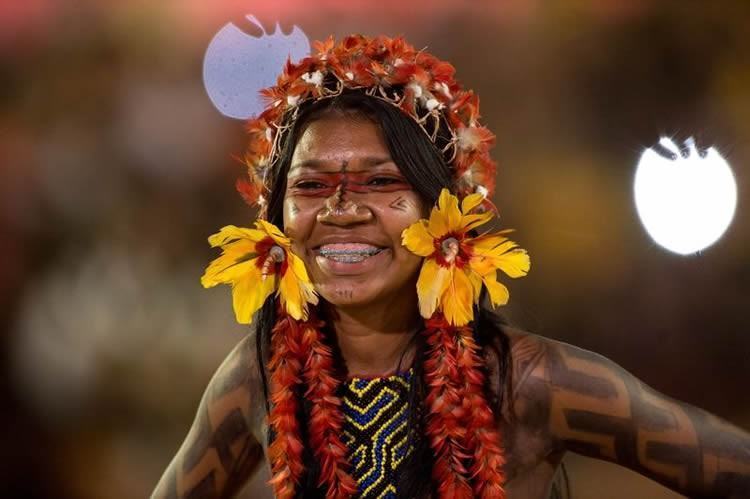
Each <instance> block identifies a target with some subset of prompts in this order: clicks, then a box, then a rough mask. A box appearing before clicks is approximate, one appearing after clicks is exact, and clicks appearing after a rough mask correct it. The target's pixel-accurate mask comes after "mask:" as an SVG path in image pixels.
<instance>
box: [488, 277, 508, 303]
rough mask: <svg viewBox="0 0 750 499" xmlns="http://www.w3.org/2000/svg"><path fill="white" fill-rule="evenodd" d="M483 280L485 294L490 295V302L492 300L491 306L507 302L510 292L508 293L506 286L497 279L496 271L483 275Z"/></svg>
mask: <svg viewBox="0 0 750 499" xmlns="http://www.w3.org/2000/svg"><path fill="white" fill-rule="evenodd" d="M483 280H484V285H485V286H486V287H487V294H489V295H490V302H492V306H493V307H497V306H499V305H505V304H506V303H508V298H509V297H510V293H508V288H506V287H505V286H504V285H503V284H501V283H500V282H498V281H497V272H493V273H490V274H487V275H485V276H484V279H483Z"/></svg>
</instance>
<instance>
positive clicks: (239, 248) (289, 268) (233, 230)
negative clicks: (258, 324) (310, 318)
mask: <svg viewBox="0 0 750 499" xmlns="http://www.w3.org/2000/svg"><path fill="white" fill-rule="evenodd" d="M208 242H209V244H210V245H211V246H212V247H214V248H215V247H221V249H222V254H221V256H220V257H218V258H217V259H215V260H214V261H213V262H211V264H210V265H209V266H208V268H207V269H206V272H205V273H204V274H203V277H201V284H203V286H204V287H206V288H210V287H213V286H216V285H217V284H231V285H232V302H233V305H234V313H235V316H236V317H237V322H239V323H240V324H250V323H251V322H252V319H253V314H254V313H255V312H257V311H258V309H260V307H262V306H263V303H264V302H265V301H266V299H267V298H268V297H269V296H270V295H271V293H273V292H274V291H276V294H277V295H278V296H279V298H280V301H281V305H282V307H283V308H284V310H285V311H286V313H288V314H289V315H290V316H292V317H293V318H294V319H297V320H300V319H302V320H306V319H307V306H308V304H313V305H314V304H316V303H318V297H317V296H316V294H315V290H314V288H313V284H312V282H310V278H309V277H308V275H307V270H306V269H305V264H304V263H303V262H302V260H301V259H300V258H299V257H298V256H297V255H295V254H294V253H292V250H291V247H292V243H291V241H290V240H289V238H288V237H286V236H285V235H284V234H283V233H282V232H281V231H280V230H279V229H278V228H277V227H276V226H275V225H273V224H271V223H268V222H266V221H265V220H258V221H256V222H255V228H254V229H246V228H242V227H235V226H234V225H228V226H226V227H224V228H222V229H221V230H220V231H219V232H218V233H216V234H214V235H212V236H211V237H209V238H208Z"/></svg>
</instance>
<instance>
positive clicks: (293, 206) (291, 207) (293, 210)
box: [289, 201, 299, 215]
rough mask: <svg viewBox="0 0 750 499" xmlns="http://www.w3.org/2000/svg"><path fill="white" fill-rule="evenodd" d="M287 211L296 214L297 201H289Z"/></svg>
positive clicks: (297, 211) (297, 208)
mask: <svg viewBox="0 0 750 499" xmlns="http://www.w3.org/2000/svg"><path fill="white" fill-rule="evenodd" d="M289 213H290V214H292V215H296V214H297V213H299V206H297V203H295V202H294V201H290V202H289Z"/></svg>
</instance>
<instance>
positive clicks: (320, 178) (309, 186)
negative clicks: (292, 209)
mask: <svg viewBox="0 0 750 499" xmlns="http://www.w3.org/2000/svg"><path fill="white" fill-rule="evenodd" d="M287 189H288V194H289V195H292V196H303V197H316V198H328V197H331V196H333V195H334V194H336V192H337V191H339V193H340V195H341V196H343V195H344V194H346V193H347V192H355V193H359V194H368V193H375V192H397V191H410V190H412V188H411V185H409V182H407V181H406V179H405V178H404V177H403V176H401V175H399V174H396V173H391V172H388V173H377V172H372V171H364V172H346V171H343V170H342V171H338V172H330V173H324V172H315V173H312V172H311V173H304V174H301V175H299V176H298V177H296V178H294V179H293V181H292V182H291V184H290V185H289V186H288V188H287Z"/></svg>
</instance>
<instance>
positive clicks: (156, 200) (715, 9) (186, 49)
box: [0, 0, 750, 499]
mask: <svg viewBox="0 0 750 499" xmlns="http://www.w3.org/2000/svg"><path fill="white" fill-rule="evenodd" d="M375 5H377V6H376V7H375ZM245 14H254V15H255V16H256V17H257V18H258V19H259V20H260V21H261V22H262V23H263V24H264V25H265V26H266V27H267V28H268V31H271V30H272V28H273V25H274V24H275V23H276V22H277V21H278V22H280V23H281V25H282V29H284V30H286V31H287V32H288V30H289V29H291V27H292V26H293V25H297V26H299V27H300V28H301V29H302V30H303V31H305V32H306V33H307V34H308V35H309V36H310V37H311V38H312V39H321V38H324V37H326V36H327V35H328V34H334V35H336V36H337V37H341V36H343V35H345V34H348V33H351V32H361V33H364V34H369V35H376V34H380V33H384V34H389V35H397V34H403V35H405V36H406V38H407V39H408V40H409V41H410V42H411V43H412V44H414V45H415V46H418V47H420V46H427V47H429V50H430V51H431V52H433V53H434V54H436V55H438V56H439V57H441V58H444V59H447V60H449V61H451V62H452V63H453V64H454V65H455V66H456V68H457V75H458V79H459V81H461V82H462V83H463V84H464V86H465V87H468V88H473V89H475V90H476V91H477V93H478V94H479V95H480V97H481V99H482V108H481V109H482V115H483V117H484V122H485V124H486V125H487V126H489V127H490V128H491V129H492V130H493V131H494V132H495V133H496V134H497V145H496V148H495V149H494V157H495V159H496V160H497V161H498V162H499V165H500V168H499V178H498V194H497V196H496V202H497V204H498V207H499V209H500V212H501V215H502V220H503V224H504V225H505V226H506V227H514V228H516V229H517V233H516V235H515V239H516V240H518V241H519V242H520V243H521V244H522V246H523V247H525V248H527V249H528V250H529V251H530V253H531V255H532V260H533V268H532V272H531V273H530V275H529V276H528V277H527V278H525V279H522V280H519V281H514V282H512V283H510V287H511V291H512V303H511V305H510V306H509V307H508V308H507V309H506V313H507V315H508V316H509V318H510V319H511V320H512V321H513V322H514V323H516V324H517V325H519V326H521V327H523V328H526V329H528V330H531V331H533V332H536V333H539V334H542V335H546V336H549V337H552V338H556V339H559V340H563V341H566V342H570V343H573V344H575V345H578V346H581V347H584V348H587V349H591V350H594V351H597V352H599V353H601V354H604V355H606V356H608V357H610V358H611V359H613V360H614V361H616V362H618V363H619V364H621V365H622V366H624V367H625V368H626V369H628V370H630V371H631V372H633V373H634V374H635V375H636V376H638V377H639V378H641V379H642V380H644V381H645V382H646V383H648V384H650V385H652V386H654V387H655V388H657V389H659V390H661V391H663V392H665V393H667V394H669V395H671V396H673V397H675V398H678V399H682V400H685V401H687V402H690V403H692V404H695V405H698V406H700V407H703V408H705V409H708V410H710V411H712V412H715V413H717V414H718V415H720V416H722V417H724V418H726V419H728V420H730V421H732V422H734V423H735V424H737V425H739V426H741V427H743V428H745V429H750V397H748V396H747V393H748V391H747V385H748V381H749V380H750V367H748V365H749V364H750V328H749V327H748V324H749V323H750V321H749V320H748V316H747V313H748V307H749V306H750V258H749V257H748V249H749V248H750V220H749V219H748V217H749V216H750V214H749V213H748V209H747V206H748V203H750V64H748V60H750V32H749V31H748V30H747V29H746V28H747V25H748V22H750V3H748V2H745V1H743V0H737V1H727V2H685V1H678V0H675V1H646V0H628V1H622V0H576V1H569V2H543V1H541V0H512V1H511V0H494V1H492V2H489V1H487V2H485V1H473V2H468V1H458V0H453V1H435V0H432V1H427V0H411V1H409V2H403V1H400V0H380V1H379V2H377V3H376V4H373V3H372V2H358V1H334V0H325V1H320V2H305V1H302V0H295V1H278V2H276V1H274V2H271V1H270V0H267V1H264V2H259V1H255V2H253V1H249V0H248V1H243V2H232V1H228V0H215V1H214V2H203V1H200V0H179V1H178V0H165V1H162V2H146V1H142V0H140V1H129V2H116V1H114V0H111V1H105V0H102V1H94V0H79V1H73V0H69V1H53V0H26V1H24V2H20V1H15V0H8V1H4V2H2V3H0V251H1V252H2V253H1V255H2V258H0V335H1V336H0V353H1V354H2V357H3V362H2V366H3V368H4V372H3V373H2V375H1V376H0V396H2V399H3V401H4V406H3V410H2V411H1V412H0V418H3V419H4V421H2V424H0V432H1V433H0V434H1V435H2V442H3V445H2V448H1V449H2V450H1V451H0V496H2V497H12V498H46V497H52V496H54V497H56V498H59V499H68V498H71V499H73V498H75V499H94V498H113V499H120V498H122V499H125V498H140V497H146V496H147V495H148V494H149V493H150V491H151V489H152V488H153V486H154V485H155V483H156V481H157V480H158V478H159V476H160V474H161V472H162V471H163V469H164V468H165V467H166V465H167V464H168V462H169V460H170V459H171V457H172V455H173V454H174V452H175V451H176V450H177V447H178V446H179V444H180V442H181V441H182V439H183V437H184V435H185V433H186V432H187V430H188V427H189V425H190V423H191V421H192V418H193V415H194V411H195V409H196V408H197V404H198V401H199V399H200V396H201V394H202V391H203V388H204V387H205V385H206V383H207V382H208V380H209V378H210V376H211V374H212V372H213V371H214V370H215V369H216V367H217V366H218V365H219V363H220V361H221V359H222V358H223V357H224V356H225V355H226V354H227V353H228V352H229V350H230V349H231V348H232V346H233V345H234V344H235V343H236V342H237V341H239V339H240V338H241V337H242V335H243V334H244V333H245V330H244V329H243V328H242V327H240V326H238V325H236V324H235V323H234V318H233V313H232V307H231V300H230V294H229V292H228V289H226V288H222V289H214V290H210V291H205V290H203V289H202V288H201V286H200V284H199V277H200V275H201V274H202V272H203V269H204V267H205V265H206V264H207V262H208V261H209V260H210V259H211V258H213V257H214V256H215V253H213V252H212V251H211V250H210V249H209V248H208V245H207V243H206V238H207V236H208V235H209V234H211V233H213V232H214V231H215V230H216V229H218V228H219V227H221V226H223V225H225V224H228V223H234V224H238V225H247V224H249V223H250V222H251V221H252V219H253V213H252V212H251V210H250V209H249V208H248V207H246V206H245V205H244V203H243V202H242V200H241V199H240V197H239V196H238V195H237V194H236V193H235V191H234V180H235V178H236V177H237V176H238V175H239V174H240V172H241V167H240V165H239V163H238V162H237V161H235V160H234V159H232V157H233V155H240V154H241V153H242V152H243V149H244V147H245V137H244V132H243V129H242V124H241V122H239V121H235V120H232V119H229V118H225V117H223V116H221V115H220V114H219V113H218V112H217V111H216V110H215V109H214V107H213V106H212V104H211V102H210V101H209V99H208V97H207V95H206V91H205V89H204V87H203V83H202V78H201V68H202V60H203V54H204V52H205V50H206V47H207V46H208V43H209V41H210V40H211V38H212V37H213V35H214V34H215V33H216V32H217V31H218V30H219V29H220V28H221V27H222V26H223V25H225V24H226V23H227V22H236V23H237V24H238V25H241V26H242V27H243V29H245V28H247V29H248V30H249V31H250V32H252V29H253V28H252V27H251V26H248V23H247V22H244V21H243V16H244V15H245ZM256 31H257V29H256ZM253 34H256V35H259V34H260V33H259V32H255V33H253ZM664 134H666V135H670V136H675V137H677V138H679V139H684V138H686V137H687V136H690V135H695V136H696V137H698V138H699V140H700V143H701V144H704V145H715V146H716V147H717V148H718V150H719V151H720V152H721V153H722V154H723V155H724V156H725V157H726V158H727V160H728V161H729V163H730V164H731V165H732V166H733V168H734V173H735V177H736V180H737V184H738V206H737V212H736V215H735V218H734V221H733V223H732V225H731V226H730V227H729V229H728V230H727V232H726V233H725V235H724V237H723V238H722V239H720V240H719V241H718V242H717V243H716V244H715V245H713V246H711V247H709V248H708V249H706V250H705V251H703V252H701V253H700V254H698V255H693V256H688V257H682V256H678V255H675V254H672V253H669V252H667V251H665V250H663V249H661V248H660V247H658V246H656V245H655V243H654V242H653V241H652V240H651V238H650V237H649V236H648V235H647V234H646V232H645V231H644V229H643V226H642V225H641V223H640V221H639V219H638V215H637V213H636V209H635V205H634V202H633V194H632V191H633V176H634V172H635V166H636V163H637V161H638V158H639V155H640V152H641V151H642V149H643V148H644V147H647V146H650V145H652V144H653V143H655V142H656V140H657V139H658V137H659V136H660V135H664ZM695 201H696V202H697V203H700V202H702V201H703V200H701V199H696V200H695ZM566 462H567V465H568V471H569V474H570V479H571V486H572V492H573V497H575V498H631V497H655V498H662V497H663V498H670V497H677V496H676V495H675V494H672V493H669V492H668V491H665V490H664V489H663V488H661V487H660V486H658V485H655V484H653V483H650V482H648V481H647V480H645V479H643V478H641V477H639V476H637V475H635V474H634V473H631V472H629V471H626V470H622V469H619V468H617V467H615V466H613V465H609V464H605V463H599V462H596V461H593V460H589V459H584V458H580V457H577V456H573V455H571V456H569V457H568V458H566ZM262 481H263V477H262V476H261V477H259V478H257V479H256V480H255V482H254V483H253V484H251V486H250V487H249V488H248V489H247V490H246V492H245V495H246V497H255V496H256V495H257V493H258V492H257V491H258V490H260V488H262V487H263V485H262Z"/></svg>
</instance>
